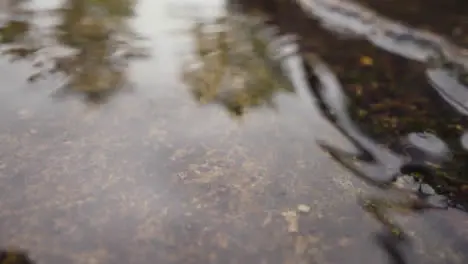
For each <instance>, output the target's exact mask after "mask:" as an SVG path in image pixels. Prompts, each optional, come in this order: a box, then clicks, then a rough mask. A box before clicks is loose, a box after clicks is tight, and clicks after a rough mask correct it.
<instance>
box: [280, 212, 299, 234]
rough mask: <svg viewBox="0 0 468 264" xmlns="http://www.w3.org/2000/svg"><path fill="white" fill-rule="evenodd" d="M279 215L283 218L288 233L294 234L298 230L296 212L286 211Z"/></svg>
mask: <svg viewBox="0 0 468 264" xmlns="http://www.w3.org/2000/svg"><path fill="white" fill-rule="evenodd" d="M281 215H282V216H283V217H284V220H286V222H287V223H288V232H290V233H296V232H297V231H298V230H299V224H298V216H297V213H296V211H292V210H289V211H286V212H282V213H281Z"/></svg>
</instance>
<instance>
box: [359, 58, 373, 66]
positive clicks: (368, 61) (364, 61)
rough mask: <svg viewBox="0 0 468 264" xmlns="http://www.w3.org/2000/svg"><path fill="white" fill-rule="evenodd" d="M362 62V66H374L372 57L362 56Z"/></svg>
mask: <svg viewBox="0 0 468 264" xmlns="http://www.w3.org/2000/svg"><path fill="white" fill-rule="evenodd" d="M360 62H361V64H362V65H366V66H370V65H372V64H374V60H373V59H372V58H371V57H368V56H362V57H361V59H360Z"/></svg>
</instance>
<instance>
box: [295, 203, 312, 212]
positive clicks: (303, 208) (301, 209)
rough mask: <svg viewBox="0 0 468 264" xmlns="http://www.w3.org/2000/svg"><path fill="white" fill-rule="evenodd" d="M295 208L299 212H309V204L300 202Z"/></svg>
mask: <svg viewBox="0 0 468 264" xmlns="http://www.w3.org/2000/svg"><path fill="white" fill-rule="evenodd" d="M297 210H298V211H299V212H301V213H308V212H310V206H308V205H307V204H300V205H298V206H297Z"/></svg>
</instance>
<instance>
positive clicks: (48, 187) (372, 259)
mask: <svg viewBox="0 0 468 264" xmlns="http://www.w3.org/2000/svg"><path fill="white" fill-rule="evenodd" d="M201 2H202V1H187V3H186V2H185V1H177V3H174V2H172V1H150V0H148V1H141V2H139V3H138V5H137V7H136V9H137V16H136V18H135V20H134V22H133V23H134V25H135V28H137V29H138V30H139V31H140V32H141V34H142V35H144V36H146V37H147V38H148V39H147V41H146V42H145V45H147V46H148V47H150V50H151V55H152V56H151V58H149V59H146V60H144V61H138V62H134V63H132V64H131V65H130V66H129V67H128V68H127V69H126V73H127V76H128V79H129V81H130V83H131V84H132V85H131V87H132V88H133V89H130V90H123V91H121V92H119V93H117V94H114V95H113V96H112V98H111V99H109V100H108V101H106V103H105V104H92V103H86V101H83V100H82V98H80V97H78V96H76V97H74V96H71V97H66V98H62V97H60V98H59V99H60V100H57V98H56V97H54V96H51V95H52V94H54V89H55V87H58V86H59V85H58V83H59V81H57V79H55V78H54V77H53V76H51V77H46V78H45V79H43V80H40V81H37V82H33V83H29V82H27V78H28V77H29V76H30V74H31V72H32V71H33V68H32V67H31V66H30V63H28V62H27V61H18V62H16V63H11V62H9V61H8V60H6V59H2V60H1V61H0V68H1V70H0V80H1V82H2V83H1V84H2V85H1V86H0V120H1V124H2V125H1V126H0V190H1V191H0V197H1V198H0V209H1V210H0V246H2V247H4V248H20V249H24V250H26V251H27V252H28V253H29V254H30V256H31V258H32V259H33V260H34V261H37V263H51V264H52V263H90V264H91V263H363V262H369V263H387V262H386V261H387V259H386V255H385V254H384V252H381V251H380V250H379V249H378V248H377V247H376V246H375V245H374V242H373V241H372V240H371V236H370V235H371V234H372V232H374V231H375V230H376V229H377V228H378V225H377V224H376V223H375V222H374V221H373V220H372V219H370V218H369V217H368V216H367V215H366V214H364V213H363V211H362V210H361V209H360V207H359V206H358V204H357V203H356V193H357V191H358V190H360V189H362V188H365V187H364V186H363V185H362V184H361V183H360V182H359V181H358V180H356V179H355V178H354V177H353V176H352V175H351V174H350V173H349V172H347V171H345V170H344V169H343V168H341V167H339V166H337V164H336V163H335V162H333V161H332V160H331V159H330V158H329V157H328V156H327V155H326V154H325V153H323V151H322V150H321V149H320V148H319V147H318V146H317V145H316V143H315V141H314V138H327V139H329V140H333V141H334V142H342V144H343V145H346V144H347V142H346V141H345V140H344V139H343V138H342V137H340V135H339V133H338V132H337V131H336V130H335V129H334V128H333V127H332V126H331V125H330V124H328V123H327V122H326V121H325V120H323V119H321V117H320V114H319V113H318V112H317V111H315V112H314V108H313V107H312V106H310V105H308V104H307V103H305V102H304V101H302V100H301V99H300V98H298V97H297V96H295V95H280V96H278V97H277V98H276V99H275V100H276V102H277V104H278V110H277V111H272V110H268V109H257V110H255V111H251V112H250V113H249V114H248V115H246V116H244V117H243V118H242V120H240V121H236V120H233V119H231V118H230V116H229V114H228V113H226V112H225V111H224V109H222V108H221V107H218V106H211V105H207V106H199V105H198V104H197V103H196V102H194V101H193V99H192V97H191V96H190V94H189V92H188V90H187V87H186V85H185V84H183V83H182V82H181V80H180V77H179V74H180V72H179V67H180V66H181V64H182V63H183V60H182V58H183V56H181V55H182V54H185V53H186V52H187V51H190V49H191V47H192V46H191V44H190V38H189V37H190V36H187V35H183V34H182V35H181V34H175V33H174V32H175V31H178V30H179V29H184V28H186V27H187V26H188V25H190V22H189V21H188V19H184V18H183V17H182V18H181V17H178V18H175V17H171V15H172V14H174V13H178V10H175V11H174V9H171V8H174V5H175V6H176V7H177V6H179V7H180V6H184V5H187V6H189V7H192V8H193V9H194V10H197V11H199V12H198V13H199V14H202V15H206V16H207V17H210V16H215V15H216V14H217V13H218V12H222V6H223V3H220V2H218V1H203V3H201ZM182 13H183V14H184V12H182ZM185 14H186V13H185ZM299 205H307V206H308V207H310V208H309V209H310V210H304V209H303V206H302V209H301V210H299V209H298V206H299ZM306 208H307V207H306ZM301 211H308V212H301ZM435 214H436V213H435ZM449 216H450V217H451V218H453V219H454V220H453V221H454V222H456V223H461V221H464V220H462V219H464V218H462V216H461V215H459V214H457V213H455V212H450V215H449ZM401 220H402V222H403V223H404V224H405V226H408V228H409V229H411V230H412V232H413V234H414V238H415V240H414V247H413V249H415V250H414V252H410V253H409V255H413V258H414V262H412V263H464V260H466V259H465V257H466V256H464V255H463V254H466V252H465V253H464V252H462V249H460V248H457V247H453V246H452V245H453V244H451V238H450V237H449V236H447V235H446V234H445V233H444V232H435V231H434V232H426V231H427V230H432V229H431V225H430V224H427V223H426V222H425V221H424V218H422V217H412V216H408V217H405V218H403V219H401ZM454 232H460V233H461V232H463V234H466V229H462V228H460V229H456V231H454Z"/></svg>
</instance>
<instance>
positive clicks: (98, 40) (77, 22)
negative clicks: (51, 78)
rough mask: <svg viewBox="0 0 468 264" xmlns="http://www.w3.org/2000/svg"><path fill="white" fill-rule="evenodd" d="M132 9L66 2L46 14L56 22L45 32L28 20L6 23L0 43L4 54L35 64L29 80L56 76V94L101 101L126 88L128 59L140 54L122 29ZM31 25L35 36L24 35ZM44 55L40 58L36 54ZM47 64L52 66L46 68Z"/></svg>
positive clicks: (91, 0) (130, 5)
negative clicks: (59, 78) (59, 86)
mask: <svg viewBox="0 0 468 264" xmlns="http://www.w3.org/2000/svg"><path fill="white" fill-rule="evenodd" d="M134 6H135V1H134V0H109V1H107V0H67V1H64V3H63V5H62V6H61V7H59V8H57V9H54V10H48V12H47V15H48V16H49V18H50V17H53V18H56V19H57V21H58V23H57V24H56V25H55V26H54V27H52V28H47V29H46V30H44V28H41V27H40V26H41V24H40V23H35V21H33V20H32V19H30V20H29V21H15V20H10V21H9V22H8V23H7V24H6V26H4V27H3V30H2V35H3V37H2V42H3V44H9V45H8V46H7V48H6V49H5V51H4V53H5V54H7V55H9V56H11V57H13V58H14V59H20V58H30V59H33V60H35V61H36V63H35V66H40V68H39V71H38V72H37V73H35V74H33V75H32V76H31V77H30V80H31V81H35V80H37V79H39V78H41V77H43V76H44V75H45V74H46V73H61V74H63V75H64V76H65V78H66V81H65V84H64V88H66V89H64V90H61V92H65V91H68V92H70V91H77V92H83V93H85V94H86V95H88V98H90V99H104V98H105V96H106V95H109V94H112V93H113V92H114V91H116V90H118V89H119V88H121V87H123V85H124V84H125V82H126V78H125V69H126V66H127V63H128V60H129V59H130V58H133V57H136V56H139V55H144V54H143V53H141V52H140V51H139V50H138V49H137V48H136V47H135V46H133V44H132V42H131V41H133V40H135V39H137V38H138V36H137V35H136V34H135V33H134V32H133V31H132V29H131V28H129V26H128V25H127V21H128V19H129V18H131V16H132V15H133V13H134ZM11 10H18V8H16V9H13V8H12V9H11ZM9 11H10V10H7V12H9ZM30 12H31V11H30ZM34 14H36V15H39V14H38V13H34ZM32 26H36V27H39V28H40V29H41V30H40V31H38V32H39V33H38V32H32V30H29V29H30V28H31V27H32ZM47 30H48V31H49V32H50V33H46V32H47ZM33 33H34V34H33ZM52 49H54V50H52ZM59 50H60V52H59ZM62 50H63V52H62ZM41 51H42V52H41ZM49 51H50V52H49ZM45 52H47V54H46V55H45V59H44V56H42V55H43V54H41V53H45ZM49 61H50V62H51V65H50V66H48V67H45V65H46V64H47V63H48V62H49Z"/></svg>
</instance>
